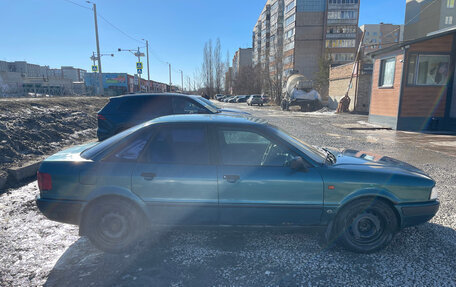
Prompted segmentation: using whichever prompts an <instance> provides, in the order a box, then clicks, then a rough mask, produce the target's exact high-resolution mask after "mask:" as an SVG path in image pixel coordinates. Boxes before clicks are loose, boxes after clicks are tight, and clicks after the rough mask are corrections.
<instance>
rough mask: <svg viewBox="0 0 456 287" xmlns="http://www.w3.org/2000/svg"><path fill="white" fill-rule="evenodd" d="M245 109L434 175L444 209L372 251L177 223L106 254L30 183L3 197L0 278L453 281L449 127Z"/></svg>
mask: <svg viewBox="0 0 456 287" xmlns="http://www.w3.org/2000/svg"><path fill="white" fill-rule="evenodd" d="M229 107H237V106H234V105H229ZM242 108H243V109H249V110H251V111H252V113H253V114H254V115H257V116H261V117H263V118H266V119H267V120H268V121H269V122H271V123H273V124H275V125H277V126H279V127H281V128H283V129H285V130H287V131H289V132H290V133H291V134H293V135H295V136H298V137H300V138H302V139H303V140H305V141H307V142H309V143H310V144H313V145H319V146H326V147H333V148H346V147H351V148H356V149H362V150H370V151H373V152H376V153H380V154H385V155H389V156H393V157H396V158H398V159H400V160H404V161H407V162H409V163H411V164H413V165H416V166H417V167H419V168H421V169H423V170H425V171H426V172H428V173H429V174H430V175H431V176H432V177H433V178H434V179H435V180H436V181H437V184H438V186H439V190H440V199H441V209H440V211H439V212H438V214H437V215H436V216H435V217H434V218H433V219H432V221H431V222H430V223H426V224H423V225H420V226H417V227H412V228H408V229H405V230H403V231H401V232H400V233H399V234H398V235H397V236H396V237H395V239H394V240H393V242H392V244H391V245H390V246H388V247H387V248H386V249H385V250H383V251H380V252H378V253H375V254H370V255H360V254H354V253H351V252H347V251H345V250H343V249H341V248H339V247H332V248H325V247H322V245H321V244H320V235H319V234H318V233H317V232H315V231H313V230H305V231H283V230H251V229H245V230H239V229H235V230H233V229H216V230H192V231H189V230H173V231H170V232H169V233H168V234H166V235H163V236H161V237H159V238H155V239H150V240H149V241H147V242H144V243H143V244H144V245H146V248H142V249H138V250H137V251H135V252H132V253H130V254H127V255H109V254H104V253H102V252H100V251H98V250H96V249H95V248H94V247H93V246H92V245H91V244H90V242H89V241H88V240H87V239H86V238H84V237H79V236H78V233H77V228H76V227H73V226H71V225H66V224H59V223H55V222H51V221H49V220H47V219H45V218H44V217H43V216H42V215H41V214H39V212H38V211H37V209H36V207H35V205H34V202H33V199H34V197H35V196H36V194H37V193H38V190H37V188H36V183H31V184H28V185H26V186H23V187H21V188H19V189H15V190H10V192H9V193H7V194H3V195H2V196H0V218H1V220H2V221H1V223H0V250H2V254H1V255H0V286H40V285H46V286H144V285H148V286H226V285H229V286H456V271H455V270H456V263H455V258H456V248H455V247H456V212H455V211H456V210H455V209H456V195H455V193H454V191H453V189H452V187H453V186H455V185H456V178H455V177H454V170H455V166H456V165H455V163H454V161H455V158H456V151H455V150H454V148H453V147H454V146H453V144H454V143H455V138H454V137H453V136H440V135H423V134H416V133H404V132H395V131H390V130H371V129H367V128H372V126H369V125H367V124H366V123H365V122H366V121H367V117H365V116H358V115H335V114H333V113H332V112H328V111H325V112H316V113H306V114H304V113H299V112H281V111H278V110H277V109H276V108H270V107H263V108H256V107H255V108H250V107H249V108H247V106H242ZM435 142H440V143H442V142H445V143H447V144H446V145H441V144H440V145H436V144H435Z"/></svg>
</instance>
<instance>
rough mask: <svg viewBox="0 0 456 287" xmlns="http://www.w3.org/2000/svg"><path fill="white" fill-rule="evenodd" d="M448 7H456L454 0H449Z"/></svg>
mask: <svg viewBox="0 0 456 287" xmlns="http://www.w3.org/2000/svg"><path fill="white" fill-rule="evenodd" d="M447 8H454V0H447Z"/></svg>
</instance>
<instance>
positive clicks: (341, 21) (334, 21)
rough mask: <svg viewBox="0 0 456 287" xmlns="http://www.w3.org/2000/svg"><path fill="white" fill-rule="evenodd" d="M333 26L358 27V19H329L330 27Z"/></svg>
mask: <svg viewBox="0 0 456 287" xmlns="http://www.w3.org/2000/svg"><path fill="white" fill-rule="evenodd" d="M333 24H348V25H357V24H358V19H328V25H333Z"/></svg>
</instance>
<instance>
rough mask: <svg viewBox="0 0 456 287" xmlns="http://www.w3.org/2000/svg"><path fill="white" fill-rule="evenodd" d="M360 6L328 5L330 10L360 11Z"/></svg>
mask: <svg viewBox="0 0 456 287" xmlns="http://www.w3.org/2000/svg"><path fill="white" fill-rule="evenodd" d="M358 5H359V4H328V10H358Z"/></svg>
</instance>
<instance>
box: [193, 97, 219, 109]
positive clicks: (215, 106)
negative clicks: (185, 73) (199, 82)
mask: <svg viewBox="0 0 456 287" xmlns="http://www.w3.org/2000/svg"><path fill="white" fill-rule="evenodd" d="M196 99H198V100H200V101H203V102H204V103H206V104H207V105H208V106H210V107H212V108H214V109H216V110H219V109H220V107H218V106H217V105H216V104H214V103H213V102H212V101H211V100H208V99H206V98H203V97H201V96H198V97H196Z"/></svg>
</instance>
